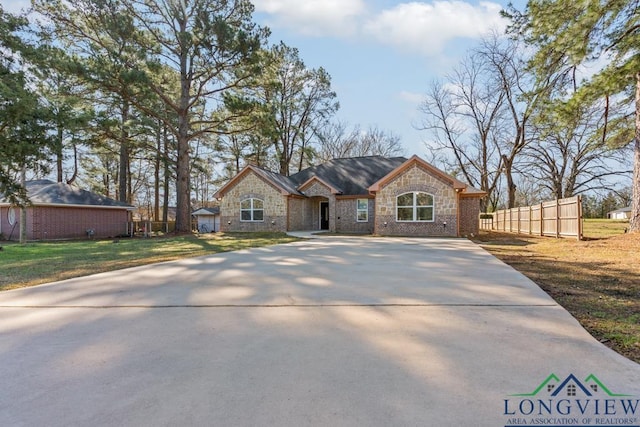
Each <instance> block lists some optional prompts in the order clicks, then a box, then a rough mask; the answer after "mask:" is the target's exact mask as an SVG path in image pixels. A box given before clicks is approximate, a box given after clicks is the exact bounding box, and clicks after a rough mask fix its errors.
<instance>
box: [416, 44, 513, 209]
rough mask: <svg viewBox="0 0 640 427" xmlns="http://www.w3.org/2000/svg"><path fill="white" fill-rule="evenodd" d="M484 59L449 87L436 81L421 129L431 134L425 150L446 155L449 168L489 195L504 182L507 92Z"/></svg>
mask: <svg viewBox="0 0 640 427" xmlns="http://www.w3.org/2000/svg"><path fill="white" fill-rule="evenodd" d="M491 77H492V76H491V74H490V69H489V68H488V67H487V64H486V62H485V61H482V58H481V56H479V55H478V54H473V55H470V56H469V57H468V58H467V59H466V60H465V61H463V62H462V63H461V64H460V65H459V67H458V68H456V69H455V70H454V71H453V73H452V74H451V75H449V76H448V77H447V78H446V80H445V81H444V82H439V81H436V82H433V83H432V84H431V87H430V88H429V91H428V93H427V98H426V100H425V101H424V102H423V104H422V105H421V106H420V111H422V112H423V113H424V114H425V117H424V119H423V122H422V125H421V127H420V128H421V129H423V130H425V131H428V132H429V138H428V139H427V141H426V142H425V145H426V147H427V149H428V150H430V151H436V152H438V151H444V152H445V156H444V159H447V160H446V164H445V169H447V170H449V171H451V172H453V173H455V174H456V175H459V176H461V177H462V179H464V180H466V181H467V182H468V183H469V184H471V185H473V186H475V187H477V188H479V189H481V190H483V191H485V192H487V195H488V197H487V199H485V200H484V201H483V206H482V208H483V210H486V209H487V207H488V206H487V204H486V203H487V200H491V199H494V198H493V194H494V192H495V191H496V187H497V186H498V184H499V182H500V175H501V168H500V164H501V152H500V145H499V143H500V140H501V137H502V135H501V131H502V128H501V124H502V123H501V119H502V116H501V115H502V114H503V105H504V102H505V93H504V91H503V90H501V86H500V85H499V84H498V83H497V82H496V80H495V79H493V78H491Z"/></svg>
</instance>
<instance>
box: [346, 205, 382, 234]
mask: <svg viewBox="0 0 640 427" xmlns="http://www.w3.org/2000/svg"><path fill="white" fill-rule="evenodd" d="M363 198H365V197H363ZM368 200H369V220H368V221H367V222H358V218H357V206H358V199H338V200H336V231H337V232H338V233H363V234H365V233H366V234H371V233H373V225H374V216H375V200H374V199H368Z"/></svg>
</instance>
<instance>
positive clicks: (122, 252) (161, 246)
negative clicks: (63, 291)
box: [0, 233, 297, 290]
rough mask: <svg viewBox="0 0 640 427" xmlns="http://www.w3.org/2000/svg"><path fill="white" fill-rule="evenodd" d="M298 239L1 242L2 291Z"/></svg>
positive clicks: (241, 235)
mask: <svg viewBox="0 0 640 427" xmlns="http://www.w3.org/2000/svg"><path fill="white" fill-rule="evenodd" d="M295 240H297V239H296V238H294V237H291V236H287V235H286V234H283V233H231V234H223V233H217V234H213V235H203V236H192V235H184V236H176V237H163V238H150V239H142V238H133V239H119V240H117V243H114V241H113V240H84V241H62V242H38V243H28V244H26V245H20V244H17V243H7V242H3V243H2V251H0V272H1V273H0V290H8V289H14V288H21V287H25V286H33V285H37V284H41V283H47V282H52V281H56V280H63V279H69V278H72V277H79V276H85V275H88V274H94V273H100V272H104V271H110V270H117V269H121V268H127V267H134V266H138V265H143V264H150V263H154V262H162V261H170V260H175V259H179V258H186V257H194V256H200V255H206V254H212V253H218V252H227V251H235V250H239V249H244V248H250V247H259V246H266V245H272V244H278V243H287V242H292V241H295Z"/></svg>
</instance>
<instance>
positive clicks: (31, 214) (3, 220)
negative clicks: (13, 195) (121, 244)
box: [0, 180, 134, 240]
mask: <svg viewBox="0 0 640 427" xmlns="http://www.w3.org/2000/svg"><path fill="white" fill-rule="evenodd" d="M26 187H27V196H28V197H29V200H30V201H31V204H30V205H29V206H28V207H27V240H55V239H74V238H87V237H115V236H120V235H125V234H127V233H128V231H129V228H128V227H129V223H130V221H131V213H130V212H131V211H132V210H133V209H134V207H133V206H131V205H128V204H126V203H121V202H118V201H116V200H113V199H110V198H108V197H104V196H101V195H99V194H96V193H92V192H90V191H85V190H81V189H79V188H76V187H72V186H71V185H68V184H64V183H59V182H53V181H49V180H37V181H29V182H27V185H26ZM19 218H20V210H19V209H18V208H16V207H14V206H11V205H10V204H9V203H8V202H6V201H4V200H3V199H2V198H1V197H0V236H2V238H4V239H8V240H18V239H19V237H20V227H19V224H18V222H19Z"/></svg>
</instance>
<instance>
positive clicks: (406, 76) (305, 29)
mask: <svg viewBox="0 0 640 427" xmlns="http://www.w3.org/2000/svg"><path fill="white" fill-rule="evenodd" d="M2 3H3V6H4V7H5V9H6V10H8V11H13V12H16V11H18V10H19V9H20V7H24V6H26V5H28V1H24V0H2ZM253 3H254V5H255V6H256V14H255V19H256V21H257V22H258V23H260V24H263V25H267V26H268V27H270V28H271V30H272V39H271V41H272V42H273V43H274V44H275V43H278V42H279V41H281V40H282V41H284V42H285V43H286V44H288V45H289V46H292V47H297V48H298V49H299V50H300V55H301V57H302V59H303V60H304V61H305V63H306V65H307V66H309V67H313V68H317V67H324V68H325V69H326V70H327V71H328V72H329V74H330V75H331V77H332V85H333V88H334V90H335V91H336V92H337V94H338V100H339V102H340V105H341V108H340V111H339V112H338V115H337V117H338V118H339V119H341V120H344V121H346V122H348V123H350V124H352V125H353V124H359V125H360V126H361V127H363V128H366V127H368V126H371V125H374V126H378V127H379V128H381V129H383V130H388V131H392V132H393V133H395V134H397V135H399V136H401V138H402V142H403V145H404V146H405V149H406V153H405V154H407V155H411V154H419V155H421V154H423V152H424V146H423V143H422V140H423V139H424V138H425V137H426V135H424V133H423V132H419V131H417V130H416V129H415V128H414V125H415V124H417V123H419V121H420V113H419V112H418V110H417V107H418V105H419V103H420V99H421V98H422V95H423V93H425V92H426V89H427V86H428V85H429V84H430V82H432V81H433V80H434V79H437V78H439V77H442V76H443V75H445V74H446V73H448V72H450V71H451V69H452V67H454V66H455V65H456V64H457V62H458V61H460V59H461V58H462V57H463V56H464V54H465V51H466V50H467V49H468V48H469V47H471V46H473V45H474V44H476V43H477V41H478V40H479V39H480V38H481V37H483V36H484V35H486V34H488V33H490V32H491V31H492V30H497V31H502V30H503V29H504V27H505V24H506V23H505V22H504V21H503V20H502V19H501V18H500V10H501V9H502V8H504V7H506V5H507V3H508V0H494V1H476V0H467V1H461V0H425V1H401V0H253ZM512 3H513V4H514V5H515V6H516V7H517V8H518V9H523V8H524V5H525V3H526V2H525V0H513V1H512Z"/></svg>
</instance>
